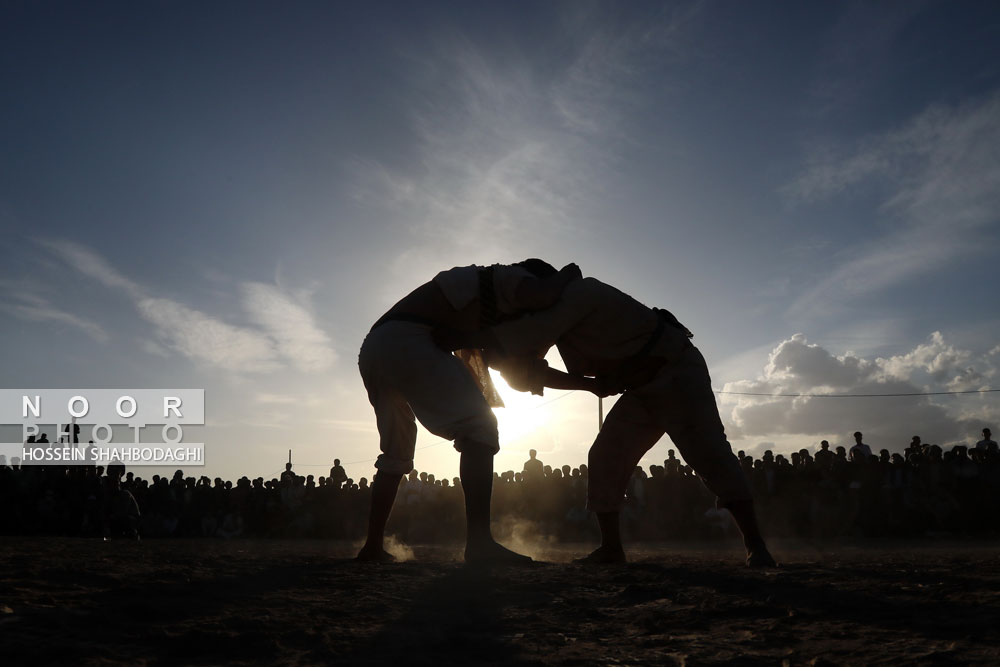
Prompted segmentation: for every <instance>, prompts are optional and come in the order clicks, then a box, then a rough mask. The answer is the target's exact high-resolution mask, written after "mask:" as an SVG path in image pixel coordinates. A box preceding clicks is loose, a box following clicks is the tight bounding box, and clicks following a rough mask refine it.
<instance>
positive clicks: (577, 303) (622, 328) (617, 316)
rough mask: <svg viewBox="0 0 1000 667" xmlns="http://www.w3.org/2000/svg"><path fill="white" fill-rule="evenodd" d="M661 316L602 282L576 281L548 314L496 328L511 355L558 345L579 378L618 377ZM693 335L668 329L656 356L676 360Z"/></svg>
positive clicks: (655, 347)
mask: <svg viewBox="0 0 1000 667" xmlns="http://www.w3.org/2000/svg"><path fill="white" fill-rule="evenodd" d="M658 318H659V316H658V315H657V314H656V313H654V312H653V310H652V309H651V308H648V307H646V306H644V305H643V304H641V303H639V302H638V301H636V300H635V299H633V298H632V297H630V296H629V295H627V294H625V293H624V292H621V291H620V290H618V289H615V288H614V287H612V286H611V285H607V284H605V283H602V282H601V281H599V280H597V279H596V278H584V279H582V280H575V281H573V282H571V283H570V284H569V285H567V286H566V289H565V290H563V293H562V296H561V297H560V299H559V301H558V302H557V303H556V304H555V305H554V306H552V307H551V308H548V309H546V310H543V311H539V312H537V313H534V314H532V315H529V316H526V317H522V318H521V319H519V320H514V321H512V322H506V323H504V324H501V325H498V326H496V327H494V328H493V332H494V334H495V335H496V337H497V340H498V341H499V343H500V345H501V346H502V347H503V351H504V353H505V354H507V355H510V356H523V355H534V354H537V353H538V352H544V351H545V350H547V349H548V348H549V347H551V346H552V345H558V348H559V354H560V355H561V356H562V358H563V361H564V362H565V364H566V370H567V371H569V372H570V373H573V374H576V375H602V374H605V373H613V372H615V371H617V370H618V369H619V367H620V364H621V362H622V361H624V360H626V359H628V358H629V357H631V356H633V355H635V354H636V353H637V352H639V351H640V350H641V349H642V347H643V345H645V344H646V341H647V340H649V337H650V336H651V335H652V334H653V332H654V331H655V330H656V326H657V323H658ZM687 343H688V340H687V335H686V334H685V333H684V332H683V331H681V330H680V329H677V328H675V327H672V326H666V327H664V329H663V333H662V335H661V336H660V338H659V340H658V341H657V342H656V344H655V345H654V346H653V349H652V350H650V352H649V354H650V356H654V357H663V358H665V359H668V360H670V359H674V358H676V357H677V356H678V355H679V353H680V352H681V351H682V350H683V349H684V348H685V347H686V346H687Z"/></svg>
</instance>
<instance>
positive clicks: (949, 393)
mask: <svg viewBox="0 0 1000 667" xmlns="http://www.w3.org/2000/svg"><path fill="white" fill-rule="evenodd" d="M713 391H714V392H715V393H716V394H726V395H729V396H766V397H769V398H875V397H883V398H884V397H888V396H955V395H958V394H988V393H991V392H998V391H1000V389H970V390H968V391H914V392H906V393H898V394H768V393H764V392H755V391H720V390H718V389H713Z"/></svg>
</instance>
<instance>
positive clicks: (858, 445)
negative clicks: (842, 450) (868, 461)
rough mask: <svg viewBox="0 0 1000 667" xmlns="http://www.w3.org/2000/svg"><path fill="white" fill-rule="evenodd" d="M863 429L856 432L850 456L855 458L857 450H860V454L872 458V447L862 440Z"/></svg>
mask: <svg viewBox="0 0 1000 667" xmlns="http://www.w3.org/2000/svg"><path fill="white" fill-rule="evenodd" d="M861 437H862V436H861V431H855V432H854V446H853V447H851V450H850V452H849V456H850V457H851V459H852V460H853V459H854V456H855V452H858V455H859V456H864V457H865V458H870V457H871V455H872V448H871V447H869V446H868V445H866V444H865V443H864V442H862V441H861Z"/></svg>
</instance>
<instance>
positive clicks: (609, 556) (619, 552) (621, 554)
mask: <svg viewBox="0 0 1000 667" xmlns="http://www.w3.org/2000/svg"><path fill="white" fill-rule="evenodd" d="M573 562H574V563H582V564H585V565H595V564H596V565H600V564H607V563H624V562H626V560H625V550H624V549H622V548H621V547H597V548H596V549H594V550H593V551H592V552H590V554H589V555H587V556H584V557H583V558H577V559H576V560H574V561H573Z"/></svg>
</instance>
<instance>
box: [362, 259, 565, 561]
mask: <svg viewBox="0 0 1000 667" xmlns="http://www.w3.org/2000/svg"><path fill="white" fill-rule="evenodd" d="M539 267H541V268H542V269H545V272H546V273H549V271H548V269H551V275H548V276H547V277H544V278H538V277H536V275H535V272H537V271H538V270H539ZM579 277H580V270H579V268H578V267H577V266H576V265H575V264H570V265H568V266H566V267H564V268H563V269H562V270H561V271H558V272H557V271H555V269H552V267H551V266H549V265H548V264H546V263H545V262H542V261H541V260H526V261H525V262H521V263H520V264H518V265H511V266H508V265H501V264H494V265H492V266H486V267H481V266H475V265H473V266H465V267H457V268H453V269H451V270H448V271H442V272H441V273H439V274H437V276H435V277H434V279H433V280H431V281H430V282H427V283H424V284H423V285H421V286H420V287H418V288H417V289H415V290H413V291H412V292H410V294H408V295H407V296H405V297H403V299H401V300H400V301H399V302H398V303H396V305H394V306H393V307H392V308H390V309H389V311H388V312H387V313H386V314H385V315H383V316H382V317H381V318H379V320H378V321H377V322H376V323H375V325H374V326H373V327H372V329H371V331H370V332H369V334H368V336H367V337H366V338H365V341H364V343H363V344H362V346H361V354H360V355H359V358H358V365H359V368H360V371H361V377H362V379H363V380H364V383H365V388H366V389H367V391H368V399H369V400H370V401H371V404H372V406H373V407H374V408H375V416H376V420H377V423H378V430H379V437H380V441H381V442H380V446H381V450H382V453H381V455H380V456H379V457H378V460H377V462H376V463H375V467H376V468H377V469H378V472H377V473H376V475H375V478H374V481H373V483H372V496H371V513H370V515H369V522H368V538H367V540H366V542H365V545H364V546H363V547H362V549H361V552H360V553H359V554H358V559H359V560H378V561H386V560H391V559H392V557H391V556H390V555H389V554H388V553H387V552H386V551H385V549H384V546H383V542H384V533H385V524H386V521H387V520H388V518H389V513H390V511H391V510H392V506H393V503H394V502H395V498H396V491H397V488H398V487H399V482H400V479H401V478H402V476H403V475H405V474H407V473H409V472H410V470H412V469H413V451H414V445H415V443H416V437H417V427H416V423H415V421H414V418H416V419H418V420H420V423H421V424H423V425H424V427H425V428H426V429H427V430H428V431H430V432H431V433H433V434H435V435H437V436H439V437H442V438H447V439H449V440H454V442H455V449H457V450H458V451H459V452H461V461H460V465H459V470H460V475H461V479H462V490H463V492H464V494H465V511H466V526H467V532H466V548H465V559H466V561H469V562H473V561H529V560H530V559H529V558H527V557H526V556H521V555H519V554H516V553H514V552H512V551H510V550H508V549H506V548H504V547H503V546H501V545H499V544H498V543H497V542H496V541H495V540H494V539H493V536H492V533H491V531H490V497H491V494H492V488H493V456H494V455H495V454H496V453H497V451H499V449H500V445H499V436H498V433H497V421H496V417H495V416H494V415H493V412H492V411H491V410H490V402H488V400H487V396H489V397H490V398H491V399H493V403H494V405H502V403H500V402H499V396H495V395H494V394H495V389H494V388H493V386H492V384H491V382H490V381H489V373H488V369H487V368H486V366H485V363H484V362H483V360H482V357H481V355H479V354H478V352H475V353H470V354H466V355H462V357H463V358H462V359H460V358H459V357H458V356H456V355H452V354H451V353H448V352H444V351H442V350H441V349H440V348H438V347H437V346H436V345H435V344H434V341H433V340H432V338H431V332H432V331H433V330H434V328H436V327H446V328H449V329H454V330H457V331H462V332H469V331H477V330H479V329H480V328H482V327H484V326H490V325H493V324H496V323H497V322H500V321H502V320H504V319H505V318H507V317H510V316H512V315H515V314H518V313H521V312H524V311H531V310H539V309H542V308H546V307H548V306H550V305H552V304H553V303H554V302H555V301H556V299H557V298H558V297H559V294H560V293H561V292H562V290H563V288H564V287H565V286H566V285H567V284H568V283H570V281H572V280H575V279H577V278H579Z"/></svg>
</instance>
